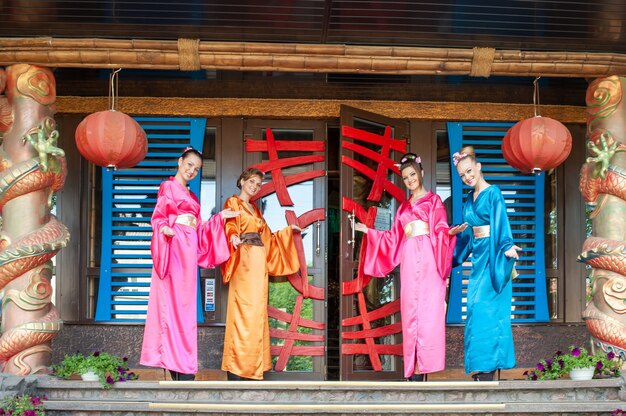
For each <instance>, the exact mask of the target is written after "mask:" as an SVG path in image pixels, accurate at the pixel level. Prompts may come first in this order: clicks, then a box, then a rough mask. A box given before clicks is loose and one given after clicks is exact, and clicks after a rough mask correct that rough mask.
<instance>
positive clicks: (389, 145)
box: [341, 126, 406, 202]
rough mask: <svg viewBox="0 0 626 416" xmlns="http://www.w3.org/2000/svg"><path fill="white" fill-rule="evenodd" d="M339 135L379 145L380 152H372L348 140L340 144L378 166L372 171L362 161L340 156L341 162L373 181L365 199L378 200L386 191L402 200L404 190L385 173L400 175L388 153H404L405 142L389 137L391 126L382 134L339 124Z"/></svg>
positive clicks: (404, 197)
mask: <svg viewBox="0 0 626 416" xmlns="http://www.w3.org/2000/svg"><path fill="white" fill-rule="evenodd" d="M341 135H342V136H343V137H346V138H350V139H354V140H360V141H362V142H364V143H370V144H374V145H377V146H380V152H374V151H373V150H371V149H368V148H366V147H364V146H361V145H359V144H356V143H351V142H349V141H344V142H343V143H342V144H341V146H342V147H343V148H344V149H348V150H351V151H353V152H355V153H358V154H360V155H362V156H365V157H367V158H368V159H371V160H372V161H374V162H376V164H377V165H378V168H377V169H376V171H374V170H373V169H371V168H369V167H367V166H365V165H364V164H362V163H359V162H357V161H356V160H354V159H352V158H349V157H347V156H342V157H341V163H343V164H344V165H347V166H350V167H351V168H353V169H354V170H356V171H358V172H359V173H361V174H363V175H365V176H367V177H368V178H370V179H372V180H373V181H374V183H373V184H372V189H371V190H370V193H369V195H368V196H367V199H368V200H370V201H380V198H381V196H382V195H383V191H387V192H389V194H390V195H391V196H393V197H394V198H395V199H397V200H398V201H400V202H403V201H404V200H405V199H406V196H405V194H404V191H403V190H402V189H400V188H399V187H398V186H396V185H395V184H394V183H393V182H391V181H390V180H389V179H387V174H388V171H392V172H393V173H395V174H396V175H400V170H399V169H398V167H397V166H396V165H395V161H394V160H393V159H392V158H391V157H390V153H391V151H392V150H395V151H397V152H402V153H405V152H406V142H405V141H404V140H396V139H394V138H393V137H391V127H389V126H387V127H386V128H385V134H384V135H383V136H381V135H379V134H374V133H370V132H368V131H364V130H359V129H355V128H354V127H350V126H341Z"/></svg>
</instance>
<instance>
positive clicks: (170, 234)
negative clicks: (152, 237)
mask: <svg viewBox="0 0 626 416" xmlns="http://www.w3.org/2000/svg"><path fill="white" fill-rule="evenodd" d="M161 234H163V235H165V236H167V237H174V230H172V229H171V228H170V227H169V226H167V225H164V226H163V227H162V228H161Z"/></svg>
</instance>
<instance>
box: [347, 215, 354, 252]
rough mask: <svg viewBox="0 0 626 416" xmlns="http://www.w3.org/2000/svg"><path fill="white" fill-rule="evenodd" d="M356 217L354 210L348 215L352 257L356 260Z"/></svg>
mask: <svg viewBox="0 0 626 416" xmlns="http://www.w3.org/2000/svg"><path fill="white" fill-rule="evenodd" d="M355 218H356V215H355V214H354V209H353V210H352V214H348V220H349V221H350V236H351V238H350V240H348V244H350V245H351V246H352V257H353V258H354V246H355V244H356V238H355V235H354V221H355Z"/></svg>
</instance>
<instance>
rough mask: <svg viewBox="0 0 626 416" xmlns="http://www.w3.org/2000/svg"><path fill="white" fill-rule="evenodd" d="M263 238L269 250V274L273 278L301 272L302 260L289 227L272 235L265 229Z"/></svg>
mask: <svg viewBox="0 0 626 416" xmlns="http://www.w3.org/2000/svg"><path fill="white" fill-rule="evenodd" d="M261 238H262V239H263V242H264V243H265V246H266V249H267V272H268V274H270V275H272V276H287V275H290V274H293V273H295V272H297V271H298V270H300V260H298V252H297V251H296V245H295V243H294V241H293V229H292V228H291V227H289V226H287V227H285V228H283V229H282V230H279V231H276V232H275V233H272V232H271V231H270V229H269V227H267V225H266V226H265V228H264V231H263V233H262V234H261Z"/></svg>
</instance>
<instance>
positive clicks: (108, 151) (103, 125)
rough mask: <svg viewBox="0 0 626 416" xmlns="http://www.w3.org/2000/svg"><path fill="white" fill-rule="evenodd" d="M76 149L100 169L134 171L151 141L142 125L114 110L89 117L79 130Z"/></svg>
mask: <svg viewBox="0 0 626 416" xmlns="http://www.w3.org/2000/svg"><path fill="white" fill-rule="evenodd" d="M75 138H76V146H77V147H78V151H79V152H80V154H81V155H83V156H84V157H85V159H87V160H89V161H90V162H92V163H95V164H96V165H98V166H106V167H110V168H131V167H133V166H135V165H136V164H137V163H139V162H141V161H142V160H143V159H144V158H145V157H146V153H147V152H148V139H147V138H146V132H144V131H143V129H142V128H141V126H140V125H139V123H137V122H136V121H135V120H133V118H132V117H130V116H128V115H126V114H124V113H122V112H120V111H115V110H106V111H99V112H97V113H93V114H90V115H88V116H87V117H85V118H84V119H83V121H81V122H80V124H79V125H78V127H77V128H76V134H75Z"/></svg>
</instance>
